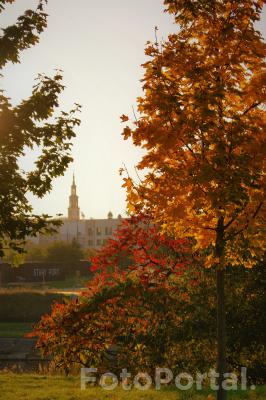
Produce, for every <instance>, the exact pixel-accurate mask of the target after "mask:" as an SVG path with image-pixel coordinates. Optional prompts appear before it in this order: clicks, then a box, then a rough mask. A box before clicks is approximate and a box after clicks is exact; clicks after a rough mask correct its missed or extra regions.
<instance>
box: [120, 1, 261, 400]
mask: <svg viewBox="0 0 266 400" xmlns="http://www.w3.org/2000/svg"><path fill="white" fill-rule="evenodd" d="M164 3H165V5H166V10H167V11H168V12H169V13H170V14H173V15H174V18H175V22H176V24H177V26H178V30H177V33H173V34H171V35H169V36H168V40H167V41H165V42H162V43H159V41H158V40H157V39H156V40H155V43H150V42H148V44H147V47H146V55H147V56H148V58H149V59H148V61H147V62H146V63H145V64H144V65H143V66H144V69H145V75H144V78H143V89H144V96H143V97H141V98H139V99H138V111H139V113H140V116H139V118H138V119H137V120H136V121H134V122H133V123H132V124H128V126H127V127H126V128H125V129H124V138H125V139H128V138H132V140H133V143H134V144H135V145H136V146H141V147H142V148H143V149H145V150H146V154H145V155H144V156H143V158H142V160H141V161H140V163H139V165H138V168H139V169H148V172H144V175H145V176H144V178H143V181H142V182H141V183H140V184H135V183H134V182H133V181H132V179H130V178H125V186H126V187H127V189H128V205H129V211H130V212H133V213H134V212H138V211H139V210H145V211H147V212H149V213H150V214H151V215H152V217H153V218H154V220H155V221H157V223H159V224H160V225H161V227H162V229H163V230H165V231H168V232H171V234H174V235H176V237H192V238H194V239H196V243H195V246H194V249H195V250H196V249H197V250H202V251H203V250H204V251H205V255H206V257H205V265H206V267H210V266H213V267H214V268H216V271H217V321H218V362H217V370H218V372H219V374H220V378H219V380H218V381H219V382H218V384H219V390H218V392H217V398H218V399H219V400H223V399H225V396H226V393H225V391H224V390H223V388H222V382H223V374H224V373H225V371H226V348H225V308H224V271H225V268H226V266H228V265H235V266H236V265H239V264H243V265H245V266H246V267H252V265H253V264H254V263H255V262H256V261H257V259H259V258H260V257H261V256H262V254H263V252H264V250H265V247H266V246H265V245H266V243H265V184H266V180H265V166H266V165H265V159H266V157H265V155H266V154H265V153H266V136H265V108H264V107H265V82H266V79H265V77H266V71H265V54H266V46H265V43H264V41H263V39H262V37H261V34H260V32H258V31H257V30H256V27H255V23H256V22H257V21H258V20H259V19H260V14H261V10H262V7H263V4H264V3H265V0H206V1H202V0H195V1H190V0H189V1H183V0H165V1H164ZM156 33H157V32H156ZM121 118H122V121H123V122H126V121H127V120H128V117H127V116H125V115H123V116H122V117H121Z"/></svg>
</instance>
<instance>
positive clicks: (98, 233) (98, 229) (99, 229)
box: [96, 227, 102, 236]
mask: <svg viewBox="0 0 266 400" xmlns="http://www.w3.org/2000/svg"><path fill="white" fill-rule="evenodd" d="M96 232H97V235H98V236H100V235H101V234H102V231H101V228H99V227H97V229H96Z"/></svg>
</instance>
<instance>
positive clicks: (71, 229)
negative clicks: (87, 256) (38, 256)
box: [39, 176, 122, 249]
mask: <svg viewBox="0 0 266 400" xmlns="http://www.w3.org/2000/svg"><path fill="white" fill-rule="evenodd" d="M121 220H122V218H121V215H118V217H117V218H113V214H112V213H111V211H110V212H109V213H108V215H107V218H105V219H93V218H91V219H85V218H84V219H81V218H80V208H79V201H78V196H77V186H76V183H75V177H74V176H73V182H72V186H71V194H70V196H69V207H68V218H65V219H63V224H62V225H61V226H60V227H59V228H58V233H56V234H54V235H52V236H43V235H42V236H40V237H39V243H40V244H48V243H53V242H56V241H58V242H59V241H60V242H72V241H73V240H76V241H77V242H78V243H80V245H81V246H82V247H83V248H89V247H90V248H96V249H97V248H100V247H101V246H102V245H103V244H104V243H105V242H106V240H107V239H108V238H110V237H112V236H113V234H114V231H115V230H116V229H117V227H118V225H119V224H120V223H121Z"/></svg>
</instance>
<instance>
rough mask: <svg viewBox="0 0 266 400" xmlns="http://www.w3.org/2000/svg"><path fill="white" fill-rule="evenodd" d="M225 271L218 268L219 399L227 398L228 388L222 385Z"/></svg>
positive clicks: (223, 370)
mask: <svg viewBox="0 0 266 400" xmlns="http://www.w3.org/2000/svg"><path fill="white" fill-rule="evenodd" d="M224 280H225V272H224V269H223V268H218V269H217V272H216V284H217V344H218V349H217V350H218V352H217V372H218V374H219V377H218V379H217V384H218V386H219V389H218V391H217V400H226V390H224V389H223V387H222V382H223V379H224V373H225V372H226V321H225V293H224Z"/></svg>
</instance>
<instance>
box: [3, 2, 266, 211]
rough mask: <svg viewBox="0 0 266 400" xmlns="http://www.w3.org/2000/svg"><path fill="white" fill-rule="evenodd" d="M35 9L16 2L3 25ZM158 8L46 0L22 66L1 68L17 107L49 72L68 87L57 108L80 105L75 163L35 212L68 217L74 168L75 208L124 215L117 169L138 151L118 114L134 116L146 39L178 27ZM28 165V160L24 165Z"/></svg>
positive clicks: (131, 168)
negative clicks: (44, 21)
mask: <svg viewBox="0 0 266 400" xmlns="http://www.w3.org/2000/svg"><path fill="white" fill-rule="evenodd" d="M36 5H37V0H17V1H16V2H15V3H14V4H13V5H10V6H7V7H6V11H5V12H3V14H2V15H1V16H0V22H1V24H0V26H1V27H4V26H6V25H8V24H11V23H13V22H14V21H15V19H16V17H17V16H18V15H20V14H22V12H24V11H25V10H26V9H27V8H35V7H36ZM163 9H164V7H163V0H134V1H132V0H101V1H99V0H98V1H93V0H75V1H70V0H49V1H48V5H47V8H46V11H47V13H48V14H49V19H48V28H47V29H46V31H45V32H44V33H43V34H42V35H41V40H40V43H39V44H38V45H37V46H35V47H33V48H31V49H29V50H27V51H25V52H24V53H22V57H21V64H18V65H12V64H8V66H7V67H6V68H5V70H4V71H3V73H4V79H2V85H3V87H4V89H6V91H7V94H8V95H9V97H11V98H12V100H13V102H14V103H17V102H18V101H19V100H21V99H22V98H24V97H27V96H28V95H30V93H31V89H32V85H33V82H34V78H35V77H36V76H37V74H38V73H42V72H44V73H46V74H52V73H53V70H54V69H56V68H60V69H62V70H63V71H64V73H63V74H64V84H65V85H66V90H65V91H64V94H63V95H62V97H61V109H65V110H67V109H70V108H71V107H72V105H73V103H74V102H77V103H80V104H81V105H82V113H81V116H80V117H81V120H82V124H81V126H80V127H79V128H78V129H77V138H76V139H75V141H74V146H73V153H72V154H73V157H74V160H75V161H74V163H73V164H71V166H70V167H69V169H68V171H67V173H66V174H65V176H64V177H62V178H58V179H57V180H55V181H54V185H53V190H52V192H51V193H49V194H48V195H46V196H45V197H44V198H43V199H41V200H40V199H36V198H33V197H31V198H30V199H31V201H32V204H33V205H34V211H35V212H37V213H49V214H50V215H55V214H57V213H62V214H64V215H65V214H66V212H67V207H68V195H69V192H70V184H71V180H72V174H73V171H75V174H76V182H77V185H78V194H79V198H80V208H81V211H83V212H84V213H85V215H86V217H87V218H90V217H94V218H103V217H106V215H107V213H108V211H109V210H112V211H113V213H114V215H117V214H119V213H122V214H124V211H125V208H126V204H125V191H124V189H123V188H122V187H121V185H122V179H121V177H120V176H119V173H118V170H119V168H120V167H122V164H123V163H125V164H126V166H127V168H128V169H129V171H130V172H133V171H134V165H136V163H137V161H138V159H139V157H140V151H139V150H138V149H136V148H135V147H134V146H133V145H132V144H131V143H130V142H129V141H127V142H125V141H124V140H123V138H122V136H121V132H122V125H121V123H120V119H119V116H120V115H121V114H123V113H124V114H130V115H131V114H132V106H133V105H135V104H136V98H137V96H139V95H140V94H141V83H140V79H141V77H142V73H143V70H142V68H141V67H140V64H141V63H143V62H144V61H145V56H144V47H145V43H146V41H147V40H153V39H154V27H155V26H158V28H159V37H164V38H167V35H168V33H170V32H173V31H174V30H175V29H176V27H175V26H174V25H173V20H172V17H170V16H169V15H168V14H165V13H164V12H163ZM263 22H265V18H264V21H263ZM260 27H263V28H264V27H265V24H263V23H262V24H260ZM31 163H32V157H31V156H29V155H28V157H27V158H26V160H24V162H23V167H24V168H25V169H26V168H27V167H29V166H30V165H31Z"/></svg>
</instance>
